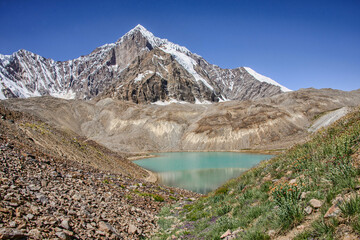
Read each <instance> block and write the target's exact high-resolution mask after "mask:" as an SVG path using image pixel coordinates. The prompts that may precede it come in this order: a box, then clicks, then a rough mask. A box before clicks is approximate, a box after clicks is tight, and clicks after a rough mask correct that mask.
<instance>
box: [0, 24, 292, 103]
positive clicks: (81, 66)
mask: <svg viewBox="0 0 360 240" xmlns="http://www.w3.org/2000/svg"><path fill="white" fill-rule="evenodd" d="M0 80H1V81H0V99H6V98H18V97H19V98H27V97H34V96H45V95H51V96H54V97H60V98H65V99H94V98H96V99H102V98H106V97H111V98H115V99H121V100H126V101H132V102H134V103H156V102H158V103H160V104H161V103H169V102H189V103H209V102H219V101H226V100H245V99H256V98H261V97H268V96H273V95H276V94H279V93H282V92H287V91H290V90H289V89H287V88H285V87H283V86H281V85H280V84H278V83H276V82H275V81H273V80H272V79H269V78H267V77H264V76H262V75H260V74H258V73H256V72H255V71H254V70H252V69H250V68H247V67H239V68H235V69H221V68H220V67H218V66H216V65H213V64H210V63H208V62H207V61H206V60H205V59H203V58H202V57H201V56H199V55H197V54H194V53H191V52H190V51H189V50H188V49H187V48H185V47H182V46H179V45H177V44H174V43H172V42H170V41H168V40H167V39H161V38H158V37H155V36H154V35H153V34H152V33H151V32H149V31H148V30H146V29H145V28H144V27H143V26H141V25H138V26H136V27H135V28H134V29H132V30H131V31H129V32H128V33H127V34H125V35H124V36H123V37H121V38H120V39H119V40H118V41H116V42H115V43H112V44H105V45H103V46H101V47H98V48H96V49H95V50H94V51H93V52H91V53H90V54H89V55H86V56H81V57H79V58H77V59H74V60H69V61H64V62H58V61H54V60H52V59H46V58H43V57H41V56H39V55H37V54H34V53H31V52H29V51H26V50H19V51H18V52H15V53H13V54H12V55H0Z"/></svg>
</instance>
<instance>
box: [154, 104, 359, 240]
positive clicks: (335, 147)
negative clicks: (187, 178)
mask: <svg viewBox="0 0 360 240" xmlns="http://www.w3.org/2000/svg"><path fill="white" fill-rule="evenodd" d="M359 145H360V111H359V109H358V110H357V111H354V112H353V113H351V114H349V115H347V116H346V117H344V118H342V119H341V120H339V121H337V122H336V123H335V124H334V125H333V126H332V127H330V128H328V129H322V130H320V131H319V132H317V133H316V134H314V135H313V136H312V139H311V140H310V141H308V142H306V143H305V144H301V145H297V146H294V147H293V148H291V149H290V150H288V151H287V152H285V153H284V154H282V155H279V156H277V157H275V158H273V159H271V160H269V161H266V162H261V163H260V164H259V165H258V166H256V167H254V168H252V169H250V170H249V171H247V172H245V173H244V174H242V175H241V176H240V177H239V178H237V179H233V180H230V181H229V182H227V183H226V184H225V185H223V186H221V187H219V188H218V189H217V190H215V191H214V192H212V193H210V194H208V196H207V197H206V198H202V199H200V200H198V201H196V202H193V203H191V204H189V205H186V206H184V207H183V211H173V212H171V213H170V212H169V213H168V215H162V216H161V218H160V219H163V218H164V217H165V216H169V215H172V216H174V217H175V218H176V219H178V220H179V221H180V223H178V224H177V225H172V226H167V227H164V228H161V229H160V232H159V234H158V235H157V237H158V238H160V239H162V237H163V236H171V235H175V236H178V237H179V238H185V239H219V237H220V236H221V234H223V233H224V232H225V231H226V230H227V229H231V230H235V229H238V228H241V229H244V230H245V231H244V232H242V233H241V236H239V237H240V239H269V236H268V235H267V232H268V231H269V230H270V229H272V230H276V232H277V233H278V234H279V235H282V234H283V235H284V234H286V233H287V232H288V231H289V229H291V228H292V227H295V226H297V225H299V224H301V223H302V222H303V221H304V215H303V214H304V208H305V207H306V206H307V204H308V202H309V200H310V199H311V198H316V199H319V200H322V201H324V204H323V206H322V208H321V209H320V210H319V211H320V213H321V216H320V217H319V219H317V220H316V221H315V222H314V223H313V225H312V226H311V227H310V228H309V229H306V231H304V232H303V233H301V234H300V235H298V236H297V237H296V239H298V240H300V239H333V238H335V236H334V235H335V231H336V228H337V227H338V225H339V223H338V221H337V219H336V218H334V219H330V220H326V221H325V220H324V218H323V215H324V213H325V212H326V211H327V209H328V208H329V207H330V206H331V205H332V203H331V202H332V200H333V199H334V198H335V197H336V196H337V195H338V194H345V193H348V192H355V189H356V186H357V185H358V184H359V182H358V180H357V179H358V178H359V176H360V170H359V169H358V168H356V167H355V165H354V160H353V158H352V155H353V154H354V153H355V152H357V151H359ZM265 176H271V180H270V181H269V180H263V179H264V177H265ZM292 179H295V180H296V181H295V183H294V181H292V183H291V184H290V183H289V181H290V180H292ZM230 192H231V193H232V194H229V193H230ZM302 192H308V194H307V196H306V198H304V199H302V198H301V197H300V196H301V193H302ZM341 210H342V215H343V216H344V217H345V218H346V221H345V224H348V225H349V226H351V227H352V229H353V230H354V231H355V232H357V233H359V234H360V220H359V218H360V197H355V198H353V199H351V200H350V201H349V202H346V203H344V204H343V205H342V206H341ZM179 229H181V231H179ZM165 239H166V238H165Z"/></svg>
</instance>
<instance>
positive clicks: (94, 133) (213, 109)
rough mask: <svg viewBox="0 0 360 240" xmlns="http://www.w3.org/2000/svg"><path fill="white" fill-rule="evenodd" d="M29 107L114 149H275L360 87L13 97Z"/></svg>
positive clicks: (17, 106) (12, 103)
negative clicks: (128, 98) (189, 95)
mask: <svg viewBox="0 0 360 240" xmlns="http://www.w3.org/2000/svg"><path fill="white" fill-rule="evenodd" d="M4 104H5V105H6V106H8V107H9V108H10V109H14V110H18V111H24V112H29V113H31V114H34V115H36V116H39V117H41V118H42V119H44V120H46V121H48V122H49V123H51V124H55V125H56V126H58V127H61V128H64V129H70V130H72V131H74V132H76V133H77V134H79V135H82V136H85V137H86V138H88V139H91V140H94V141H96V142H98V143H100V144H102V145H104V146H106V147H108V148H109V149H111V150H114V151H118V152H146V151H187V150H204V151H208V150H217V151H219V150H222V151H231V150H241V149H279V148H286V147H289V146H291V145H292V144H294V143H296V142H299V141H302V140H304V139H305V137H306V136H307V135H308V134H309V132H308V129H309V128H310V127H311V125H312V123H313V121H314V119H315V118H316V117H317V116H319V114H322V113H324V112H329V111H333V110H336V109H339V108H343V107H352V106H357V105H359V104H360V91H352V92H344V91H339V90H332V89H320V90H316V89H303V90H299V91H295V92H288V93H283V94H280V95H277V96H273V97H269V98H263V99H257V100H248V101H230V102H224V103H216V104H210V105H207V104H203V105H199V104H170V105H166V106H159V105H137V104H133V103H129V102H123V101H117V100H113V99H110V98H108V99H103V100H100V101H97V102H96V101H81V100H63V99H56V98H51V97H43V98H30V99H26V100H24V99H11V100H6V101H5V103H4Z"/></svg>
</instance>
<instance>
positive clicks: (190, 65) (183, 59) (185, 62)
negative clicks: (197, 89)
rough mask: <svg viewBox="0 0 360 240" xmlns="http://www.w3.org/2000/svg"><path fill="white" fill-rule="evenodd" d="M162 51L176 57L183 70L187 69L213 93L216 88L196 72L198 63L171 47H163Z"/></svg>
mask: <svg viewBox="0 0 360 240" xmlns="http://www.w3.org/2000/svg"><path fill="white" fill-rule="evenodd" d="M160 49H161V50H163V51H164V52H166V53H169V54H171V55H172V56H173V57H175V60H176V61H177V62H178V63H179V64H180V65H181V66H183V68H185V70H186V71H188V73H190V74H191V75H192V76H194V78H195V80H196V81H201V82H202V83H204V85H205V86H206V87H208V88H209V89H210V90H212V91H213V90H214V88H213V87H212V86H211V85H210V84H209V83H208V82H207V81H206V80H205V79H204V78H203V77H201V76H200V75H199V74H198V73H197V72H196V71H195V69H194V66H195V65H197V63H196V61H195V60H194V59H192V58H191V57H189V56H188V55H186V54H184V53H182V52H179V51H177V50H176V49H174V48H173V46H171V45H165V46H163V47H161V48H160Z"/></svg>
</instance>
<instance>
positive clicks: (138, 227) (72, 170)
mask: <svg viewBox="0 0 360 240" xmlns="http://www.w3.org/2000/svg"><path fill="white" fill-rule="evenodd" d="M0 122H1V134H0V156H1V160H0V239H140V238H147V237H149V236H150V235H151V233H154V232H156V231H157V230H156V229H157V224H156V219H157V217H156V216H155V215H156V214H157V213H158V211H159V210H160V208H161V207H162V206H164V204H166V203H174V202H175V201H180V202H181V201H183V202H186V201H192V200H195V198H197V197H198V196H199V195H197V194H195V193H191V192H187V191H185V190H180V189H172V188H166V187H163V186H160V185H157V184H154V183H148V182H145V181H143V180H139V179H136V178H133V177H130V176H125V175H124V174H113V173H109V172H105V171H100V170H98V169H96V168H93V167H89V166H87V165H84V164H81V163H77V162H73V161H69V160H66V159H57V158H52V156H49V155H46V154H44V153H42V152H38V150H37V149H31V146H29V145H28V144H25V143H24V142H23V141H22V140H23V137H24V136H16V135H14V136H13V135H11V134H9V132H11V129H12V128H13V127H14V126H15V125H16V123H14V121H13V120H5V119H1V120H0ZM5 133H6V134H5ZM34 144H35V143H34Z"/></svg>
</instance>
